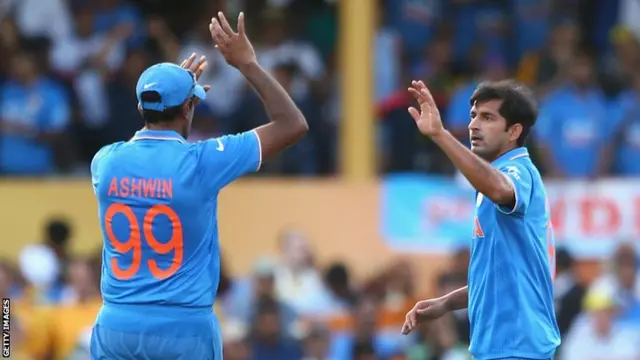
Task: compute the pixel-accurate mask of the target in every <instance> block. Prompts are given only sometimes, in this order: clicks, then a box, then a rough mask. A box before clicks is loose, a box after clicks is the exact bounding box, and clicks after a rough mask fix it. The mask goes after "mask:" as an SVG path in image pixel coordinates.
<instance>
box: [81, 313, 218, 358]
mask: <svg viewBox="0 0 640 360" xmlns="http://www.w3.org/2000/svg"><path fill="white" fill-rule="evenodd" d="M106 307H107V306H104V307H103V308H102V310H101V311H100V314H99V315H98V320H97V322H96V325H94V327H93V331H92V336H91V359H92V360H116V359H117V360H222V338H221V335H220V329H219V326H218V321H217V319H216V317H215V315H213V313H212V312H210V313H209V314H197V315H196V314H193V315H191V316H189V315H185V317H184V318H182V319H173V317H166V316H165V317H160V316H158V317H154V316H153V315H154V314H149V312H152V311H149V312H147V313H146V314H145V313H141V312H138V311H136V312H135V313H129V311H128V310H127V309H124V310H122V309H120V308H118V309H113V308H112V309H108V308H107V309H105V308H106Z"/></svg>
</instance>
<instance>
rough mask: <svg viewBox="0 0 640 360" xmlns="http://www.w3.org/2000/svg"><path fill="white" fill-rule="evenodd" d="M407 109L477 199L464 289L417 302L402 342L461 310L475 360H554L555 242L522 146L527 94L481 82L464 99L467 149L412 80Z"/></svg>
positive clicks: (530, 112) (530, 105) (513, 86)
mask: <svg viewBox="0 0 640 360" xmlns="http://www.w3.org/2000/svg"><path fill="white" fill-rule="evenodd" d="M409 92H410V93H411V94H412V95H413V96H414V97H415V98H416V100H417V101H418V103H419V105H420V110H418V109H416V108H413V107H412V108H409V113H410V114H411V116H412V117H413V119H414V120H415V121H416V124H417V126H418V129H419V130H420V132H421V133H422V134H424V135H426V136H428V137H430V138H431V139H432V140H433V141H434V142H435V143H436V144H437V145H438V146H439V147H440V148H441V149H442V150H443V151H444V152H445V153H446V154H447V156H448V157H449V159H451V161H452V162H453V163H454V164H455V166H456V167H457V168H458V169H459V170H460V171H461V172H462V174H464V176H465V177H466V178H467V179H468V180H469V182H470V183H471V185H473V187H474V188H475V189H476V190H477V195H476V207H475V210H476V213H475V221H474V230H473V239H472V243H471V259H470V264H469V278H468V283H467V286H466V287H464V288H462V289H459V290H456V291H454V292H452V293H450V294H448V295H445V296H443V297H441V298H437V299H431V300H424V301H420V302H418V303H417V304H416V305H415V307H414V308H413V309H411V311H409V313H408V314H407V317H406V321H405V324H404V326H403V328H402V333H404V334H408V333H410V332H411V331H412V330H413V329H415V327H416V326H417V325H418V324H419V323H420V322H421V321H425V320H433V319H437V318H439V317H441V316H443V315H444V314H445V313H446V312H448V311H454V310H459V309H465V308H468V312H469V320H470V323H471V339H470V340H471V346H470V347H469V351H470V352H471V355H472V356H473V358H474V359H475V360H489V359H514V360H515V359H539V360H549V359H552V358H553V357H554V353H555V351H556V348H557V347H558V346H559V345H560V333H559V331H558V326H557V323H556V318H555V311H554V307H553V276H554V272H555V269H554V267H555V243H554V239H553V232H552V231H551V222H550V214H549V205H548V202H547V198H546V192H545V188H544V185H543V183H542V179H541V177H540V173H539V172H538V170H537V169H536V167H535V166H534V165H533V163H532V162H531V159H530V158H529V154H528V152H527V149H526V148H525V147H524V143H525V140H526V138H527V135H529V133H530V131H531V128H532V126H533V125H534V123H535V121H536V117H537V109H536V105H535V101H534V100H533V96H532V94H531V93H530V92H529V91H528V90H527V89H526V88H525V87H524V86H522V85H520V84H518V83H515V82H512V81H502V82H496V83H484V84H481V85H480V86H478V88H477V89H476V90H475V92H474V93H473V95H472V96H471V101H470V102H471V114H470V118H471V120H470V123H469V136H470V140H471V150H469V149H467V148H466V147H465V146H464V145H462V144H461V143H460V142H458V141H457V140H456V139H455V138H454V137H453V136H452V135H451V134H450V133H449V132H448V131H447V130H445V129H444V127H443V125H442V119H441V118H440V113H439V112H438V109H437V107H436V104H435V102H434V100H433V97H432V96H431V94H430V92H429V90H428V89H427V88H426V86H425V85H424V83H422V82H421V81H414V82H412V84H411V87H410V88H409Z"/></svg>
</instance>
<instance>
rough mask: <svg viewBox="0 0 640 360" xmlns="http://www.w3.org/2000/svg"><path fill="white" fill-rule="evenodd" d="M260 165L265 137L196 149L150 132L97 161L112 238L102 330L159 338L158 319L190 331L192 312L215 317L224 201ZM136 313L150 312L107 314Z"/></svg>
mask: <svg viewBox="0 0 640 360" xmlns="http://www.w3.org/2000/svg"><path fill="white" fill-rule="evenodd" d="M260 161H261V150H260V141H259V139H258V135H257V133H255V131H251V132H246V133H242V134H239V135H231V136H223V137H220V138H217V139H211V140H206V141H201V142H198V143H195V144H189V143H187V141H186V140H185V139H184V138H183V137H182V136H180V135H179V134H178V133H176V132H173V131H152V130H141V131H138V132H137V133H136V135H135V136H134V137H133V138H132V139H131V140H130V141H127V142H118V143H115V144H112V145H108V146H106V147H104V148H102V149H101V150H100V151H99V152H98V153H97V154H96V155H95V157H94V159H93V161H92V163H91V176H92V182H93V187H94V191H95V194H96V197H97V199H98V207H99V218H100V226H101V228H102V235H103V239H104V247H103V255H102V256H103V265H102V283H101V289H102V296H103V300H104V304H105V306H104V307H103V311H102V312H101V314H100V315H99V316H98V320H97V323H98V324H99V325H101V326H104V327H107V328H118V327H122V326H123V324H124V323H127V326H131V327H136V328H137V329H138V330H149V329H152V330H154V329H153V326H151V325H149V324H151V323H150V321H151V320H149V319H150V318H152V317H153V314H157V315H158V316H161V317H171V316H172V314H173V315H174V316H175V317H179V318H185V319H186V320H185V323H187V324H188V321H187V320H188V319H187V318H188V315H186V314H188V311H189V309H193V310H198V309H200V310H201V311H202V312H201V313H203V314H207V313H209V314H210V313H211V312H212V307H213V304H214V299H215V295H216V291H217V288H218V281H219V276H220V260H219V256H220V255H219V245H218V228H217V221H216V212H217V197H218V192H219V191H220V190H221V189H222V188H223V187H225V186H226V185H228V184H229V183H231V182H232V181H234V180H235V179H237V178H238V177H240V176H242V175H243V174H245V173H248V172H251V171H256V170H257V169H258V167H259V166H260ZM131 306H140V308H139V309H140V311H139V316H138V317H137V318H134V319H131V318H130V317H131V316H130V315H129V316H128V318H120V319H116V317H117V316H116V315H113V314H116V313H118V311H111V312H110V313H109V312H108V311H106V310H104V309H106V308H110V309H118V308H119V307H121V308H123V309H124V308H126V307H129V309H131ZM147 309H149V312H147ZM151 313H153V314H151ZM109 314H112V315H109ZM129 314H130V313H129ZM156 324H157V323H156ZM147 325H148V326H147ZM118 330H126V329H118ZM132 330H134V331H135V329H132ZM155 331H160V332H162V331H165V330H164V329H155ZM166 331H169V329H167V330H166ZM180 331H184V332H186V331H189V329H180ZM191 331H194V332H195V331H197V330H196V329H191Z"/></svg>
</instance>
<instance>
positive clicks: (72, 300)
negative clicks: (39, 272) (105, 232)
mask: <svg viewBox="0 0 640 360" xmlns="http://www.w3.org/2000/svg"><path fill="white" fill-rule="evenodd" d="M98 269H99V267H98V264H95V263H94V262H93V261H92V259H91V258H85V257H78V258H75V259H72V260H70V264H69V268H68V276H67V278H68V281H67V287H66V289H67V290H66V291H65V293H66V296H65V298H63V299H62V302H61V303H60V304H59V305H57V306H55V307H54V308H53V309H52V315H51V325H50V329H51V335H50V336H51V341H52V346H53V358H54V359H55V360H64V359H68V358H69V357H71V356H73V357H80V358H82V357H86V356H88V354H89V344H90V339H91V328H92V327H93V324H94V322H95V320H96V316H97V315H98V311H99V310H100V307H101V306H102V298H101V297H100V289H99V284H100V282H99V270H98Z"/></svg>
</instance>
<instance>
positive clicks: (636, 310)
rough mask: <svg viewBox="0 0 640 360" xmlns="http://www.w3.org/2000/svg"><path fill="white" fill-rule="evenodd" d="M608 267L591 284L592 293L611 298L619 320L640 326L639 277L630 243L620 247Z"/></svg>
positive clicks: (636, 261)
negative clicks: (615, 306) (616, 308)
mask: <svg viewBox="0 0 640 360" xmlns="http://www.w3.org/2000/svg"><path fill="white" fill-rule="evenodd" d="M608 267H609V271H608V272H607V273H605V274H603V275H602V276H601V277H600V278H599V279H597V280H596V281H595V282H594V283H593V285H592V286H591V289H592V291H596V292H602V293H606V294H608V295H609V296H611V297H612V299H613V301H615V303H616V305H617V307H618V308H619V309H618V310H619V311H620V312H619V317H620V319H621V320H630V321H633V322H635V323H637V324H639V325H640V276H639V275H638V254H637V252H636V249H635V247H634V246H633V245H632V244H631V243H623V244H622V245H620V246H619V247H618V249H617V250H616V252H615V254H614V255H613V257H612V258H611V261H610V262H609V264H608Z"/></svg>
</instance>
